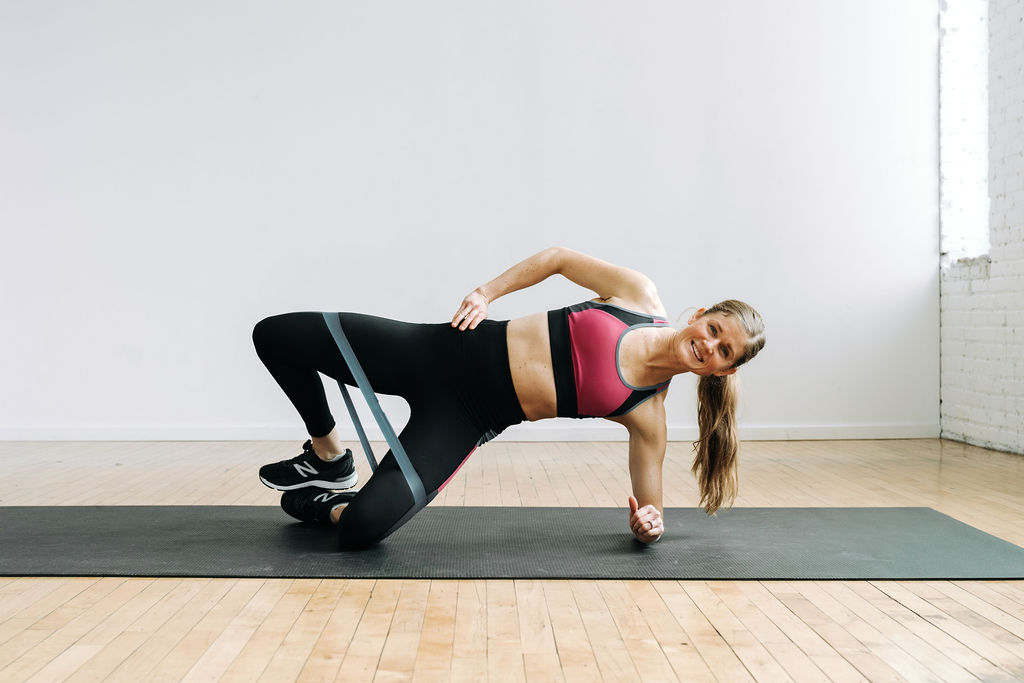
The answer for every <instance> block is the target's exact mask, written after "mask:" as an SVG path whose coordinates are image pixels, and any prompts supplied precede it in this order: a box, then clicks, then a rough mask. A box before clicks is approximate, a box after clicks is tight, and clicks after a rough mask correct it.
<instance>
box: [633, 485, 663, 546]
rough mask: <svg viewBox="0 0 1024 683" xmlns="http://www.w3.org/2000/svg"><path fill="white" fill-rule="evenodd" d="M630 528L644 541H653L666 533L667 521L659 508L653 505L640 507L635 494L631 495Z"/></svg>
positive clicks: (638, 538)
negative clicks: (662, 517) (665, 521)
mask: <svg viewBox="0 0 1024 683" xmlns="http://www.w3.org/2000/svg"><path fill="white" fill-rule="evenodd" d="M629 528H630V530H632V532H633V535H634V536H636V538H637V540H639V541H641V542H643V543H653V542H654V541H657V540H658V539H659V538H661V535H662V534H663V533H665V523H664V522H663V521H662V519H661V513H660V512H659V511H658V508H656V507H654V506H653V505H645V506H643V507H640V504H639V503H637V502H636V498H634V497H633V496H630V497H629Z"/></svg>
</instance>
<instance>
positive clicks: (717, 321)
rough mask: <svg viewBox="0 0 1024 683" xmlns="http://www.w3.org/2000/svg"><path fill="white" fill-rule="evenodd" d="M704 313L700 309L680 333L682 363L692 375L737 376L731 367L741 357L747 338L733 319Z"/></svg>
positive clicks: (737, 321) (703, 310)
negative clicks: (733, 374)
mask: <svg viewBox="0 0 1024 683" xmlns="http://www.w3.org/2000/svg"><path fill="white" fill-rule="evenodd" d="M706 310H707V309H704V308H701V309H699V310H698V311H697V312H696V313H694V314H693V315H692V316H691V317H690V320H689V321H688V322H689V325H688V326H687V327H685V328H683V329H682V330H680V335H679V336H680V341H679V351H680V354H681V356H682V358H683V362H684V364H685V365H686V366H687V367H688V368H689V370H690V372H692V373H693V374H695V375H719V376H724V375H731V374H732V373H734V372H736V368H734V367H732V366H733V364H734V363H735V362H736V358H737V357H738V356H739V355H740V354H742V353H743V348H744V346H746V343H747V334H746V332H744V330H743V326H742V325H740V322H739V320H737V319H736V318H735V317H733V316H731V315H722V314H721V313H705V311H706Z"/></svg>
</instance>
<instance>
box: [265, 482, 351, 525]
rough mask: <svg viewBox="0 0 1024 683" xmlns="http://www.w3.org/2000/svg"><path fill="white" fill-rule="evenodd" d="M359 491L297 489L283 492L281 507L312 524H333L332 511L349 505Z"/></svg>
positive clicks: (296, 517)
mask: <svg viewBox="0 0 1024 683" xmlns="http://www.w3.org/2000/svg"><path fill="white" fill-rule="evenodd" d="M357 493H358V491H317V490H315V489H296V490H294V491H285V492H284V493H283V494H281V509H282V510H284V511H285V512H287V513H288V514H289V515H291V516H292V517H294V518H295V519H298V520H300V521H303V522H309V523H310V524H333V523H334V522H332V521H331V511H332V510H334V508H336V507H340V506H342V505H347V504H348V502H349V501H350V500H352V499H353V498H355V496H356V494H357Z"/></svg>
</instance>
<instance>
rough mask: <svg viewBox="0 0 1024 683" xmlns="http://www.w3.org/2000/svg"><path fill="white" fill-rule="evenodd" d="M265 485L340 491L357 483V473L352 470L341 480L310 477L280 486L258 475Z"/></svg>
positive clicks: (280, 489) (275, 487) (288, 488)
mask: <svg viewBox="0 0 1024 683" xmlns="http://www.w3.org/2000/svg"><path fill="white" fill-rule="evenodd" d="M260 481H262V482H263V483H264V484H265V485H267V486H269V487H270V488H272V489H277V490H278V491H294V490H295V489H304V488H306V487H308V486H316V487H317V488H321V489H327V490H329V491H342V490H344V489H350V488H352V487H353V486H355V485H356V484H358V483H359V473H358V472H353V473H352V474H350V475H348V476H347V477H345V478H344V479H342V480H341V481H323V480H321V479H310V480H309V481H304V482H300V483H298V484H292V485H291V486H282V485H281V484H274V483H271V482H269V481H267V480H266V479H264V478H263V477H260Z"/></svg>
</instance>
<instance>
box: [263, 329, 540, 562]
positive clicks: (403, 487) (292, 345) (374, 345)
mask: <svg viewBox="0 0 1024 683" xmlns="http://www.w3.org/2000/svg"><path fill="white" fill-rule="evenodd" d="M339 315H340V318H341V326H342V328H343V329H344V331H345V336H346V337H348V340H349V342H350V343H351V344H352V349H353V350H354V351H355V354H356V357H357V358H358V359H359V364H360V365H362V367H363V370H364V371H365V372H366V377H367V379H369V381H370V384H371V385H372V386H373V390H374V391H375V392H377V393H380V394H394V395H397V396H401V397H403V398H404V399H405V400H406V401H408V402H409V407H410V408H411V411H412V413H411V415H410V417H409V422H408V424H406V426H405V429H403V430H402V432H401V434H400V435H399V439H400V440H401V442H402V446H403V447H404V448H405V451H406V453H407V454H408V455H409V460H410V461H411V462H412V464H413V466H414V467H415V469H416V472H417V473H418V474H419V475H420V478H421V479H422V480H423V488H424V489H425V490H426V492H427V502H429V501H430V500H432V499H433V498H434V496H436V495H437V493H438V492H439V491H440V490H441V489H443V488H444V486H445V484H447V483H448V481H449V480H450V479H451V477H452V475H454V474H455V471H456V470H458V468H459V467H460V466H461V465H462V463H463V462H465V460H466V458H468V457H469V456H470V454H471V453H472V452H473V451H474V450H475V449H476V447H477V446H478V445H480V444H482V443H483V442H484V441H486V440H487V439H489V438H492V437H493V436H495V435H496V434H497V433H498V432H500V431H501V430H503V429H505V428H506V427H508V426H509V425H513V424H517V423H519V422H522V421H523V420H524V419H525V417H524V415H523V411H522V409H521V408H520V406H519V399H518V398H517V397H516V393H515V388H514V387H513V385H512V373H511V371H510V370H509V363H508V347H507V342H506V327H507V325H508V323H507V322H495V321H490V320H484V321H483V322H481V323H480V325H479V326H478V327H477V328H476V329H475V330H466V331H464V332H460V331H458V330H456V329H453V328H452V327H451V325H450V324H447V323H440V324H436V325H422V324H413V323H403V322H397V321H394V320H387V319H385V318H377V317H374V316H369V315H361V314H358V313H340V314H339ZM252 337H253V344H254V345H255V346H256V353H257V354H258V355H259V357H260V360H262V361H263V364H264V365H266V366H267V369H268V370H270V374H271V375H273V376H274V379H275V380H277V383H278V384H279V385H280V386H281V388H282V389H284V392H285V394H287V395H288V398H289V399H291V402H292V404H293V405H294V406H295V408H296V410H298V411H299V415H300V416H301V417H302V419H303V421H304V422H305V424H306V431H307V432H309V434H310V436H315V437H321V436H326V435H327V434H329V433H330V431H331V430H332V429H333V428H334V424H335V423H334V418H333V417H332V416H331V412H330V409H329V408H328V405H327V397H326V395H325V393H324V386H323V382H322V381H321V380H320V377H319V376H318V374H317V373H318V372H322V373H323V374H325V375H327V376H329V377H333V378H334V379H336V380H339V381H341V382H344V383H345V384H349V385H351V386H356V384H355V381H354V380H353V379H352V374H351V372H349V369H348V365H347V364H346V363H345V359H344V358H343V357H342V355H341V352H340V351H339V350H338V347H337V345H336V344H335V342H334V339H333V337H331V333H330V331H329V330H328V329H327V324H326V322H325V321H324V318H323V315H322V314H321V313H286V314H284V315H276V316H273V317H270V318H267V319H265V320H262V321H260V322H259V323H258V324H257V325H256V327H255V329H254V330H253V334H252ZM418 511H419V508H418V507H417V506H416V505H415V502H414V500H413V495H412V491H410V490H409V486H408V484H407V483H406V480H405V476H404V475H403V474H402V471H401V469H399V467H398V462H397V461H396V460H395V457H394V456H393V455H392V454H391V451H388V453H387V455H385V456H384V458H382V459H381V461H380V463H379V465H378V467H377V471H376V472H375V473H374V475H373V476H372V477H370V479H369V481H367V482H366V484H365V485H364V486H363V487H362V489H361V490H360V491H359V493H358V494H357V495H356V496H355V498H353V499H352V501H351V502H350V503H349V504H348V505H347V506H346V508H345V509H344V510H343V511H342V514H341V519H340V520H339V521H338V527H339V537H340V540H341V543H342V545H343V546H344V547H352V548H356V547H365V546H367V545H369V544H371V543H374V542H376V541H379V540H381V539H383V538H384V537H386V536H387V535H389V534H390V533H391V532H393V531H394V530H395V529H397V528H398V527H400V526H401V525H402V524H404V523H405V522H407V521H408V520H409V519H410V518H411V517H412V516H413V515H414V514H416V512H418Z"/></svg>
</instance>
